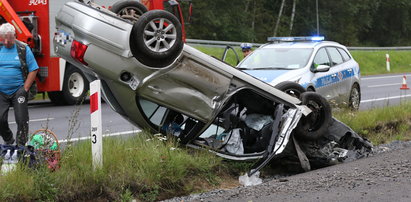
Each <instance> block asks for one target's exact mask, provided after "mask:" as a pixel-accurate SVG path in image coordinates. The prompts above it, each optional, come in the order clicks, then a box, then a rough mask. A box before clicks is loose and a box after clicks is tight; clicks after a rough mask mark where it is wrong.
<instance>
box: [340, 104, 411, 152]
mask: <svg viewBox="0 0 411 202" xmlns="http://www.w3.org/2000/svg"><path fill="white" fill-rule="evenodd" d="M333 116H334V117H335V118H337V119H338V120H340V121H342V122H343V123H345V124H347V125H348V126H350V127H351V128H352V129H353V130H354V131H355V132H357V133H358V134H359V135H361V136H363V137H365V138H367V139H368V140H370V141H371V142H372V143H373V144H374V145H379V144H384V143H389V142H392V141H394V140H401V141H409V140H411V102H406V103H403V104H401V105H397V106H390V107H383V108H376V109H372V110H367V111H358V112H353V111H349V110H347V111H344V110H343V111H339V112H336V113H334V114H333Z"/></svg>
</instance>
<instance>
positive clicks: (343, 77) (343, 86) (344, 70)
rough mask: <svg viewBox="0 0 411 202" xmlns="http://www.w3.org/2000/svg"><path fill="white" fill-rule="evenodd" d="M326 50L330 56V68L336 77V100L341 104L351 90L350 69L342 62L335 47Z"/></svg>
mask: <svg viewBox="0 0 411 202" xmlns="http://www.w3.org/2000/svg"><path fill="white" fill-rule="evenodd" d="M326 49H327V52H328V54H329V56H330V60H331V68H332V69H334V70H335V74H336V76H337V78H336V81H335V84H336V87H337V88H338V95H337V97H336V100H339V101H340V102H342V101H344V98H345V97H346V95H347V94H349V92H350V89H351V79H352V76H351V75H352V68H351V67H350V66H349V65H347V63H345V62H344V59H343V57H342V56H341V54H340V52H339V51H338V50H337V48H336V47H327V48H326Z"/></svg>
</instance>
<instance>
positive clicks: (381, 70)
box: [194, 45, 411, 76]
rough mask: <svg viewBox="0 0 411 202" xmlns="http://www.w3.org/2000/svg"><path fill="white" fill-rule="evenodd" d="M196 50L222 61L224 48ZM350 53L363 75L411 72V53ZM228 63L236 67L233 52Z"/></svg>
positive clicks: (240, 54)
mask: <svg viewBox="0 0 411 202" xmlns="http://www.w3.org/2000/svg"><path fill="white" fill-rule="evenodd" d="M194 47H195V48H197V49H199V50H200V51H202V52H204V53H206V54H208V55H211V56H214V57H216V58H218V59H221V57H222V55H223V53H224V48H223V47H211V46H197V45H196V46H194ZM235 50H236V52H237V54H238V56H239V58H240V61H241V60H242V59H243V56H242V53H241V49H240V48H238V47H237V48H235ZM350 53H351V54H352V56H353V57H354V59H355V60H356V61H357V62H358V64H359V65H360V69H361V75H362V76H365V75H376V74H387V73H405V72H409V71H410V68H411V57H409V55H410V54H411V51H405V50H402V51H394V50H388V51H359V50H351V51H350ZM385 54H389V56H390V66H391V68H390V69H391V71H390V72H388V71H387V67H386V56H385ZM226 58H227V59H226V62H227V63H229V64H230V65H232V66H236V65H237V63H236V61H237V60H236V58H235V54H234V53H233V51H229V52H228V54H227V57H226Z"/></svg>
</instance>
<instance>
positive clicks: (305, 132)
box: [295, 92, 332, 140]
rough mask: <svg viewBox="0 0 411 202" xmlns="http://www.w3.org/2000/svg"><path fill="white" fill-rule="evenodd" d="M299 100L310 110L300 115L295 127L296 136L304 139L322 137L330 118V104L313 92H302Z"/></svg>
mask: <svg viewBox="0 0 411 202" xmlns="http://www.w3.org/2000/svg"><path fill="white" fill-rule="evenodd" d="M301 102H302V104H303V105H306V106H307V107H308V108H310V109H311V110H312V112H311V113H310V114H308V115H307V116H303V117H301V120H300V122H299V123H298V125H297V127H296V128H295V135H296V137H298V138H301V139H305V140H316V139H319V138H321V137H323V136H324V135H325V134H326V133H327V130H328V127H329V125H330V123H331V120H332V116H331V106H330V104H329V103H328V101H327V100H326V99H325V98H324V97H322V96H321V95H320V94H318V93H315V92H305V93H302V94H301Z"/></svg>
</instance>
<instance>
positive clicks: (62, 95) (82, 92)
mask: <svg viewBox="0 0 411 202" xmlns="http://www.w3.org/2000/svg"><path fill="white" fill-rule="evenodd" d="M88 90H89V82H88V80H87V78H86V77H85V76H84V74H83V72H82V71H81V70H80V69H78V68H76V67H74V66H72V65H68V66H67V68H66V72H65V74H64V81H63V90H62V91H53V92H48V96H49V98H50V100H51V101H52V102H53V103H54V104H56V105H75V104H80V103H81V102H82V101H84V99H85V97H86V96H87V93H88Z"/></svg>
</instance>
